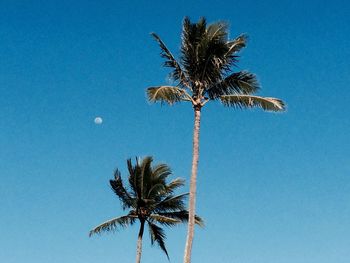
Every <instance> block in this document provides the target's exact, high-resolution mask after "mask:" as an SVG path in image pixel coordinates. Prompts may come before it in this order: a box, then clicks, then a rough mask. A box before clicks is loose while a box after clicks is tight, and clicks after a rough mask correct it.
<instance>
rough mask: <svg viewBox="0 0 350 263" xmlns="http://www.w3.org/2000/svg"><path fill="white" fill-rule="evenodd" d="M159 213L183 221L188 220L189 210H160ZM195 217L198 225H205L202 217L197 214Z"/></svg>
mask: <svg viewBox="0 0 350 263" xmlns="http://www.w3.org/2000/svg"><path fill="white" fill-rule="evenodd" d="M158 214H159V215H162V216H165V217H170V218H174V219H177V220H179V221H181V222H183V223H184V222H187V221H188V211H187V210H182V211H175V212H160V213H158ZM194 219H195V223H196V224H197V225H199V226H200V227H203V226H204V221H203V219H202V218H201V217H199V216H197V215H196V216H195V217H194Z"/></svg>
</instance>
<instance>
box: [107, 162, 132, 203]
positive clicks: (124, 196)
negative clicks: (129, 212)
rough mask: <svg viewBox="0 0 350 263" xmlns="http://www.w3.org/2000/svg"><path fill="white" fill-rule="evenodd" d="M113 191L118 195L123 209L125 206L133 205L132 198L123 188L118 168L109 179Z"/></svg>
mask: <svg viewBox="0 0 350 263" xmlns="http://www.w3.org/2000/svg"><path fill="white" fill-rule="evenodd" d="M109 183H110V185H111V187H112V190H113V192H114V193H115V194H116V195H117V196H118V197H119V199H120V201H121V203H122V207H123V210H125V209H126V208H130V207H134V200H133V198H132V197H131V196H130V194H129V193H128V191H127V190H126V189H125V187H124V185H123V181H122V178H121V174H120V171H119V170H118V169H116V170H115V172H114V180H110V181H109Z"/></svg>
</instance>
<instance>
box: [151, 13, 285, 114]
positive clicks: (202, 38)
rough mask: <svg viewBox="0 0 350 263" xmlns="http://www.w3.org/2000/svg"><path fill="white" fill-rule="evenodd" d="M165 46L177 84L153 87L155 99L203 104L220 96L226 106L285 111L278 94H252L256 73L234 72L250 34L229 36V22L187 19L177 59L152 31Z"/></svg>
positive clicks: (163, 51) (167, 63)
mask: <svg viewBox="0 0 350 263" xmlns="http://www.w3.org/2000/svg"><path fill="white" fill-rule="evenodd" d="M151 35H152V36H153V37H154V39H155V40H156V41H157V42H158V44H159V46H160V48H161V57H163V58H164V59H165V62H164V66H165V67H169V68H170V69H171V73H170V77H171V79H172V80H173V81H174V82H175V86H157V87H150V88H148V90H147V94H148V98H149V100H150V101H151V102H156V101H159V102H161V103H168V104H174V103H175V102H179V101H190V102H192V104H193V106H197V107H202V106H204V104H205V103H207V102H208V101H209V100H220V101H221V102H222V103H223V104H224V105H225V106H231V107H238V108H241V107H245V108H249V107H257V106H258V107H261V108H263V109H264V110H270V111H282V110H284V108H285V105H284V103H283V101H282V100H280V99H276V98H263V97H259V96H250V95H253V94H255V93H256V92H258V91H259V89H260V85H259V83H258V81H257V79H256V76H255V75H254V74H252V73H250V72H248V71H238V72H234V70H233V69H234V68H235V66H236V65H237V63H238V59H239V55H238V52H239V51H240V50H241V49H242V48H244V47H245V46H246V43H247V35H245V34H241V35H239V36H237V37H236V38H234V39H229V36H228V25H227V23H225V22H216V23H212V24H207V22H206V19H205V18H201V19H199V21H198V22H197V23H192V22H191V21H190V19H189V18H188V17H186V18H185V19H184V21H183V28H182V42H181V48H180V56H179V59H178V60H177V59H176V58H175V57H174V56H173V54H172V53H171V52H170V50H169V49H168V48H167V47H166V45H165V43H164V42H163V41H162V40H161V39H160V37H159V36H158V35H157V34H155V33H151Z"/></svg>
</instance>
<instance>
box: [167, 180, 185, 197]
mask: <svg viewBox="0 0 350 263" xmlns="http://www.w3.org/2000/svg"><path fill="white" fill-rule="evenodd" d="M184 185H185V180H183V179H181V178H176V179H174V180H173V181H171V182H170V183H169V184H168V185H167V187H166V192H167V193H169V194H171V193H173V192H174V191H175V190H176V189H177V188H179V187H181V186H184Z"/></svg>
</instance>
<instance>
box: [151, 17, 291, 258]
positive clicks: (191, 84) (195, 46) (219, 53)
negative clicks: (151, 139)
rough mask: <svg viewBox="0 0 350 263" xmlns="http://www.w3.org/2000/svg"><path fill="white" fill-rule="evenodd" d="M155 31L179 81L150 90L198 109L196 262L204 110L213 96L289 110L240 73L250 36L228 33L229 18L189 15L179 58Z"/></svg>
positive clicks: (159, 98) (156, 97)
mask: <svg viewBox="0 0 350 263" xmlns="http://www.w3.org/2000/svg"><path fill="white" fill-rule="evenodd" d="M152 36H153V37H154V38H155V40H156V41H157V42H158V43H159V45H160V48H161V57H163V58H164V59H165V63H164V66H165V67H169V68H170V69H171V70H172V71H171V74H170V77H171V79H172V80H173V81H174V83H175V85H173V86H169V85H166V86H156V87H150V88H148V89H147V96H148V99H149V100H150V101H151V102H161V103H168V104H170V105H172V104H174V103H176V102H181V101H186V102H190V103H191V104H192V107H193V109H194V132H193V159H192V174H191V181H190V198H189V222H188V231H187V240H186V247H185V255H184V262H185V263H189V262H190V261H191V250H192V242H193V235H194V224H195V217H194V215H195V202H196V181H197V167H198V159H199V129H200V117H201V109H202V108H203V107H204V105H205V104H206V103H207V102H209V101H215V100H219V101H220V102H221V103H222V104H223V105H224V106H228V107H234V108H253V107H260V108H262V109H263V110H266V111H283V110H284V107H285V106H284V103H283V102H282V101H281V100H280V99H276V98H270V97H261V96H257V95H255V94H256V92H257V91H258V90H259V88H260V87H259V84H258V81H257V79H256V77H255V75H254V74H252V73H250V72H248V71H238V72H234V71H233V67H234V66H235V65H236V63H237V62H238V56H237V52H239V51H240V50H241V49H242V48H243V47H245V46H246V41H247V37H246V35H240V36H238V37H236V38H234V39H229V38H228V26H227V24H226V23H223V22H216V23H213V24H210V25H207V23H206V20H205V18H201V19H200V20H199V21H198V22H197V23H191V21H190V20H189V18H187V17H186V18H185V19H184V22H183V29H182V43H181V51H180V58H179V61H177V60H176V59H175V57H174V56H173V54H172V53H171V52H170V51H169V49H168V48H167V47H166V45H165V44H164V42H163V41H162V40H161V39H160V38H159V36H158V35H156V34H155V33H152Z"/></svg>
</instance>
